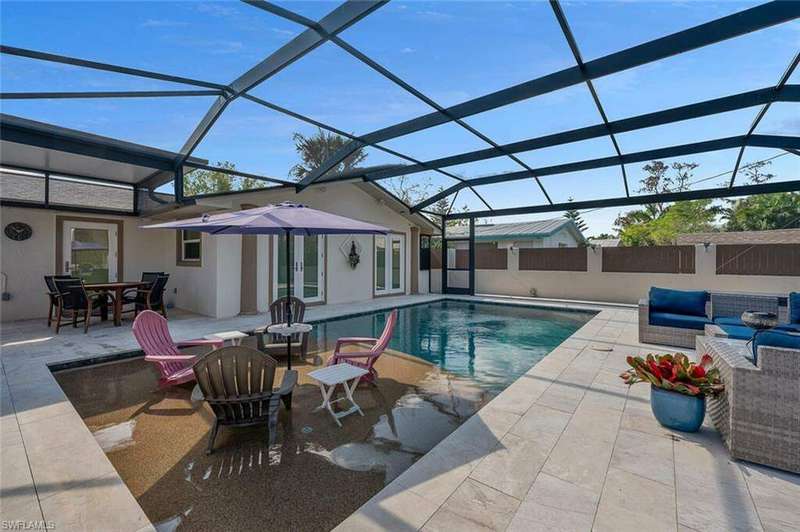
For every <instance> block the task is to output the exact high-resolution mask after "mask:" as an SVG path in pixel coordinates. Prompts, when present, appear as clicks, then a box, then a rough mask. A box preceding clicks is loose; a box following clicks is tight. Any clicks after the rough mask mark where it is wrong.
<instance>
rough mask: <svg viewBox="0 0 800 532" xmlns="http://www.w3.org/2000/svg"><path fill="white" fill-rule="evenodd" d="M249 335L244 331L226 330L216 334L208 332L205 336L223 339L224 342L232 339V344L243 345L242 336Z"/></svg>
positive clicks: (207, 338) (208, 338)
mask: <svg viewBox="0 0 800 532" xmlns="http://www.w3.org/2000/svg"><path fill="white" fill-rule="evenodd" d="M247 336H248V335H247V334H245V333H243V332H242V331H224V332H218V333H214V334H207V335H205V337H204V338H205V339H206V340H222V341H223V342H224V341H226V340H230V341H231V345H242V338H247Z"/></svg>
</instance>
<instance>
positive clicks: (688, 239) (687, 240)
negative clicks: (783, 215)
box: [676, 229, 800, 245]
mask: <svg viewBox="0 0 800 532" xmlns="http://www.w3.org/2000/svg"><path fill="white" fill-rule="evenodd" d="M676 241H677V244H679V245H682V244H705V243H706V242H708V243H710V244H800V229H774V230H771V231H726V232H721V233H687V234H682V235H678V237H677V238H676Z"/></svg>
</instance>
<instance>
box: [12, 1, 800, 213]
mask: <svg viewBox="0 0 800 532" xmlns="http://www.w3.org/2000/svg"><path fill="white" fill-rule="evenodd" d="M81 10H85V11H84V16H80V17H77V16H75V15H74V13H76V12H79V11H81ZM71 13H72V14H71ZM87 14H91V16H88V15H87ZM3 15H4V36H3V41H4V42H3V44H2V47H1V48H0V52H2V60H3V79H2V82H3V92H2V93H1V94H0V96H1V97H2V99H3V115H2V124H1V125H2V128H1V129H0V138H1V139H2V158H1V161H0V162H2V180H3V194H2V202H3V204H4V205H16V206H33V207H45V208H59V209H64V208H67V209H75V210H85V211H92V212H94V211H97V212H115V213H124V214H131V215H143V214H147V213H149V212H154V211H155V210H158V209H164V208H171V207H174V206H176V205H177V206H180V205H186V204H191V203H192V202H193V201H196V199H197V198H198V197H207V196H214V195H220V194H229V193H232V192H239V191H241V190H243V189H247V190H250V189H259V188H272V187H283V188H287V189H288V188H291V187H295V188H296V190H298V191H300V190H303V189H305V188H306V187H310V186H323V185H325V184H331V183H334V182H340V181H346V182H353V181H366V182H370V183H374V184H375V185H376V186H385V187H386V188H388V190H390V191H397V189H398V187H397V186H396V183H397V181H398V180H403V183H404V186H405V187H406V188H411V189H413V190H416V191H421V192H422V193H423V194H422V195H421V196H420V197H414V195H406V196H404V197H401V198H400V199H401V200H403V201H404V202H405V205H406V207H407V209H408V210H409V211H410V212H422V213H426V214H429V215H431V216H435V219H436V221H437V223H444V222H443V221H446V220H448V219H469V220H471V221H473V222H474V219H475V218H481V217H489V216H491V217H495V216H505V215H527V214H534V213H545V212H551V211H563V210H565V209H567V208H575V209H589V208H598V207H613V206H625V205H635V204H643V203H649V202H672V201H679V200H688V199H698V198H722V197H732V196H742V195H749V194H762V193H770V192H784V191H795V190H800V179H798V176H797V170H798V168H799V167H800V164H798V163H799V162H800V159H798V156H800V138H798V134H797V133H798V129H797V115H798V113H797V103H798V102H799V101H800V84H798V74H797V73H796V67H797V64H798V61H800V54H798V44H797V30H798V21H797V18H798V17H799V16H800V2H788V1H787V2H784V1H776V2H768V3H764V4H759V5H753V4H749V3H748V4H740V3H728V4H721V5H715V6H712V5H710V4H701V3H698V4H692V5H690V6H687V8H686V9H685V10H684V11H682V12H680V13H678V14H675V12H674V11H668V10H667V8H666V7H665V6H664V5H662V4H660V3H654V4H646V5H642V4H637V3H634V4H633V5H631V4H629V3H623V4H614V3H601V2H596V3H589V4H586V5H578V4H565V5H562V4H560V3H559V2H558V1H552V2H549V3H547V2H525V3H507V4H503V5H499V4H498V3H463V4H461V3H430V4H421V3H412V4H402V3H398V2H392V3H388V2H382V1H347V2H344V3H342V4H340V5H336V4H332V3H328V2H311V3H305V2H296V3H295V2H279V3H269V2H264V1H259V0H247V1H245V2H243V3H233V2H222V3H191V2H182V3H166V2H163V3H161V2H160V3H157V4H155V5H154V4H150V3H144V2H142V3H138V2H126V3H122V4H121V5H116V4H105V3H87V4H85V5H84V6H83V7H82V8H81V9H77V8H76V5H69V6H67V5H65V4H52V5H49V7H48V8H47V9H46V10H42V12H40V13H37V18H38V19H39V20H33V19H31V18H30V17H31V15H30V12H29V11H24V10H22V9H20V7H19V5H15V4H14V3H6V4H4V6H3ZM65 17H66V18H65ZM62 19H64V20H69V21H70V24H62V25H61V26H60V29H59V31H55V32H53V33H52V34H50V33H47V32H42V33H41V34H40V33H38V32H33V31H30V28H31V27H47V25H48V24H56V23H59V24H60V22H59V21H60V20H62ZM45 33H47V35H45ZM120 35H126V36H127V39H128V44H127V45H126V46H119V36H120ZM231 35H234V36H235V38H234V39H232V38H230V37H231ZM497 35H504V36H506V37H507V38H504V39H497ZM78 51H79V52H83V53H82V54H80V53H77V52H78ZM465 54H471V55H470V57H469V58H468V60H465V58H464V55H465ZM253 65H254V66H253ZM712 81H713V82H712ZM676 85H677V87H678V89H679V90H676V88H675V87H676ZM633 94H635V95H636V96H637V97H636V98H632V96H631V95H633ZM538 117H547V119H539V118H538ZM317 129H321V130H322V131H325V132H329V133H332V134H335V135H339V136H341V137H344V139H345V141H344V142H342V143H341V146H340V147H339V148H338V149H337V150H335V151H334V152H333V153H327V154H324V155H326V156H325V157H322V158H321V159H320V160H319V161H318V164H317V165H316V166H315V167H313V168H309V169H307V171H305V172H304V173H302V174H300V175H299V177H300V178H299V179H295V177H298V174H297V173H296V172H293V169H294V168H295V165H296V164H297V153H296V145H295V143H296V136H295V135H296V134H299V135H302V136H306V137H307V136H309V135H311V134H313V133H314V132H315V131H316V130H317ZM720 131H724V132H726V134H725V135H723V136H720V135H719V132H720ZM710 132H711V133H710ZM356 153H360V154H362V155H363V157H360V159H361V163H359V164H357V165H348V164H346V162H347V160H348V157H352V156H353V154H356ZM686 157H690V158H691V159H692V160H696V161H700V162H706V161H707V162H708V163H707V166H709V167H711V168H724V170H725V171H723V172H720V173H719V175H714V176H708V177H706V178H704V179H699V180H697V182H695V183H692V184H691V186H689V187H688V188H687V189H686V190H681V191H679V192H671V193H660V194H655V195H653V194H642V193H640V192H639V191H638V188H637V186H638V185H637V183H638V181H639V178H640V176H639V168H640V167H641V166H642V165H643V164H645V163H647V162H648V161H652V160H654V159H660V160H665V161H667V162H668V163H669V162H670V161H675V160H677V159H679V158H686ZM763 160H769V161H770V162H771V163H774V164H773V166H772V171H774V173H775V178H774V179H771V180H770V181H769V182H749V181H745V179H744V178H743V176H742V174H743V171H742V170H743V168H745V167H747V166H748V165H749V164H752V163H753V162H758V161H763ZM198 172H200V173H203V172H205V175H208V173H212V174H215V175H225V176H230V178H231V179H229V180H228V181H227V182H226V185H225V187H224V189H223V188H214V186H213V183H212V185H211V186H208V187H206V188H203V189H198V187H196V186H187V183H190V182H192V179H193V176H195V175H197V173H198ZM712 178H713V179H712ZM415 186H416V188H414V187H415Z"/></svg>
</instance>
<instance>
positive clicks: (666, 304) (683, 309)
mask: <svg viewBox="0 0 800 532" xmlns="http://www.w3.org/2000/svg"><path fill="white" fill-rule="evenodd" d="M706 301H708V292H705V291H700V290H672V289H670V288H657V287H655V286H654V287H652V288H651V289H650V311H651V312H669V313H672V314H686V315H688V316H705V315H706Z"/></svg>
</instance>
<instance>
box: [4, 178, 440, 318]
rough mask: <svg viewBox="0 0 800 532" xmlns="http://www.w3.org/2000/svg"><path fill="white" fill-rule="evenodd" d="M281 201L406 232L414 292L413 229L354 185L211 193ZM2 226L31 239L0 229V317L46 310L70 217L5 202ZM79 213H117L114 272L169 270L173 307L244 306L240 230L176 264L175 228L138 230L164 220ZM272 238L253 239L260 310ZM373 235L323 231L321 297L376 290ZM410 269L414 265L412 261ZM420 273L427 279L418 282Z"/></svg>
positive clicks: (205, 243)
mask: <svg viewBox="0 0 800 532" xmlns="http://www.w3.org/2000/svg"><path fill="white" fill-rule="evenodd" d="M281 201H293V202H298V203H303V204H304V205H307V206H309V207H313V208H318V209H321V210H325V211H327V212H331V213H335V214H340V215H342V216H348V217H352V218H357V219H360V220H364V221H367V222H372V223H376V224H379V225H382V226H385V227H387V228H389V229H391V230H392V231H393V232H395V233H399V234H402V235H404V238H405V253H404V257H403V259H404V263H405V268H404V270H405V277H404V293H410V290H411V268H412V265H411V264H410V260H411V256H412V254H411V252H410V248H409V246H410V245H411V227H412V225H413V224H412V222H411V221H409V220H408V219H407V218H405V217H403V216H401V215H400V214H398V213H396V212H394V211H393V210H392V209H390V208H389V207H388V206H387V205H385V204H384V203H382V202H381V201H380V200H376V199H375V198H374V197H372V196H371V195H369V194H367V193H366V192H364V191H362V190H361V189H359V188H357V187H355V186H353V185H352V184H336V185H331V186H324V187H311V188H309V189H306V190H304V191H303V192H302V193H300V194H296V193H294V191H291V190H285V189H281V190H276V191H264V192H257V193H256V192H251V193H246V194H241V195H240V194H233V195H230V196H225V197H224V199H222V198H215V201H214V203H215V204H217V205H219V204H220V203H221V202H222V203H223V204H225V202H227V204H229V206H230V207H231V208H239V207H240V206H241V204H242V203H246V204H249V205H253V204H256V205H266V204H269V203H279V202H281ZM0 215H1V217H2V222H3V226H5V224H7V223H9V222H12V221H21V222H26V223H29V224H30V225H31V226H32V227H33V237H32V238H31V239H29V240H27V241H25V242H13V241H11V240H10V239H8V238H7V237H5V235H3V237H2V238H3V241H2V271H3V273H5V274H6V275H8V288H7V289H6V290H7V291H8V292H10V293H11V294H12V299H11V300H10V301H7V302H5V301H4V302H2V306H0V313H2V320H3V321H9V320H18V319H28V318H38V317H43V316H46V315H47V307H48V302H47V298H46V297H45V295H44V292H45V286H44V281H43V276H44V275H48V274H51V273H53V271H54V267H55V245H56V244H55V218H56V215H65V216H68V215H71V213H68V212H60V211H55V210H45V209H26V208H16V207H2V210H0ZM77 216H80V217H82V218H96V219H98V220H104V219H108V220H111V219H115V220H116V219H120V220H123V223H124V230H123V238H122V246H123V259H124V260H123V271H122V272H121V274H120V276H119V278H120V279H124V280H132V279H139V278H140V276H141V272H142V271H165V272H168V273H170V281H169V283H168V284H167V291H166V294H165V296H166V299H167V301H168V302H169V303H171V304H173V305H174V306H176V307H178V308H181V309H185V310H189V311H192V312H196V313H199V314H204V315H207V316H212V317H216V318H224V317H230V316H235V315H237V314H239V312H240V310H241V280H242V278H241V261H242V238H241V236H239V235H221V236H211V235H207V234H203V235H202V240H201V242H202V243H201V261H200V265H199V266H188V265H184V266H179V265H177V262H178V261H177V260H176V232H175V231H173V230H164V231H162V230H142V229H139V226H142V225H147V224H149V223H156V222H157V221H163V220H150V219H145V218H135V217H130V216H127V217H126V216H112V215H91V214H79V215H77ZM352 238H354V239H355V240H356V241H357V242H358V244H359V245H360V246H361V251H362V252H361V261H360V263H359V264H358V266H357V267H356V268H355V269H352V268H351V267H350V265H349V263H348V262H347V259H346V257H345V255H344V254H343V253H342V252H341V250H340V246H341V245H342V243H343V242H345V241H348V242H349V241H350V240H351V239H352ZM272 239H273V238H272V237H271V236H268V235H260V236H259V237H258V239H257V253H256V263H257V279H256V286H257V291H258V294H257V298H256V304H257V308H258V310H259V311H260V312H264V311H266V310H268V308H269V303H270V301H271V299H270V295H271V291H272V278H271V276H270V273H271V262H272V260H273V257H272V255H273V253H272V250H273V247H272ZM373 257H374V237H373V236H372V235H354V236H348V235H331V236H328V237H326V244H325V263H326V274H325V275H326V278H325V280H324V284H325V301H324V302H325V303H329V304H333V303H347V302H353V301H364V300H368V299H371V298H373V297H375V296H374V273H373V271H374V258H373ZM413 267H415V268H417V269H418V268H419V264H418V263H417V264H416V265H414V266H413ZM427 278H428V274H427V272H422V273H421V275H420V279H421V283H420V285H421V286H420V291H427ZM422 279H424V285H423V282H422Z"/></svg>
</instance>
